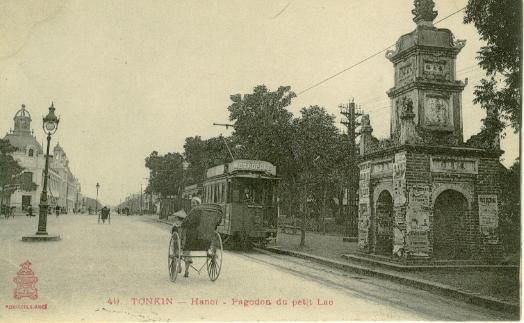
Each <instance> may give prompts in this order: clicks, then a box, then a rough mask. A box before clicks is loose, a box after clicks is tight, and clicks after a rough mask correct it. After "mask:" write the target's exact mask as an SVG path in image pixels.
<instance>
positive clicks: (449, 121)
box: [424, 93, 453, 130]
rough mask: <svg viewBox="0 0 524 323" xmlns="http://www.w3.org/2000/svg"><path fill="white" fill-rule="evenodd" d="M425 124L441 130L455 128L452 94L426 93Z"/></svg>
mask: <svg viewBox="0 0 524 323" xmlns="http://www.w3.org/2000/svg"><path fill="white" fill-rule="evenodd" d="M424 125H425V126H427V127H431V128H438V129H439V130H453V103H452V101H451V96H449V95H441V94H431V93H428V94H426V95H425V97H424Z"/></svg>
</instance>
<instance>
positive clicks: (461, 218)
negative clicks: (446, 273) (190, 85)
mask: <svg viewBox="0 0 524 323" xmlns="http://www.w3.org/2000/svg"><path fill="white" fill-rule="evenodd" d="M433 9H434V2H433V1H432V0H419V1H415V9H414V10H413V11H412V12H413V14H414V15H415V17H414V19H413V20H414V22H415V23H416V28H415V30H414V31H412V32H410V33H408V34H406V35H403V36H401V37H400V39H399V40H398V41H397V43H396V48H395V49H394V50H391V51H388V52H387V53H386V57H387V58H388V59H389V60H390V61H391V62H392V63H393V66H394V71H395V78H394V80H395V83H394V87H393V88H392V89H391V90H389V91H388V93H387V94H388V96H389V98H390V99H391V128H390V138H388V139H385V140H377V139H376V138H374V137H373V136H372V131H373V129H372V127H371V124H370V120H369V116H367V115H365V116H363V120H362V124H363V125H362V129H361V132H362V137H361V142H360V154H361V157H362V162H361V163H360V165H359V167H360V183H359V184H360V185H359V188H360V191H359V248H360V250H361V251H363V252H368V253H374V254H380V255H385V256H389V257H391V258H397V257H398V258H402V259H409V258H426V259H487V258H497V257H500V256H501V254H500V244H499V239H498V235H497V228H498V204H499V201H500V199H499V194H500V189H499V183H498V180H497V175H498V171H499V170H500V163H499V157H500V156H501V154H502V151H501V150H500V148H499V141H498V134H494V135H493V136H491V137H486V136H483V137H482V138H483V139H482V140H478V137H474V138H472V139H471V140H468V141H467V142H464V139H463V127H462V123H463V120H462V98H461V97H462V91H463V89H464V87H465V83H464V82H462V81H459V80H456V67H455V60H456V57H457V55H458V54H459V52H460V51H461V49H462V48H463V47H464V46H465V41H463V40H457V39H455V37H454V35H453V33H452V32H451V31H450V30H448V29H442V28H436V27H435V26H434V25H433V20H434V19H435V17H436V16H437V11H435V10H433Z"/></svg>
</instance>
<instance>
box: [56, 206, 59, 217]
mask: <svg viewBox="0 0 524 323" xmlns="http://www.w3.org/2000/svg"><path fill="white" fill-rule="evenodd" d="M55 212H56V217H57V218H58V216H59V215H60V206H58V205H57V206H56V207H55Z"/></svg>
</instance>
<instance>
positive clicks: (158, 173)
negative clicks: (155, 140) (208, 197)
mask: <svg viewBox="0 0 524 323" xmlns="http://www.w3.org/2000/svg"><path fill="white" fill-rule="evenodd" d="M183 160H184V159H183V157H182V155H181V154H179V153H167V154H166V155H164V156H161V155H159V154H158V152H157V151H153V152H151V154H150V155H149V156H148V157H147V158H146V160H145V165H146V167H147V168H149V172H150V176H149V184H148V191H150V192H154V193H159V194H160V195H161V196H162V197H167V196H173V195H175V196H178V194H179V193H180V189H181V188H182V179H183V167H182V162H183Z"/></svg>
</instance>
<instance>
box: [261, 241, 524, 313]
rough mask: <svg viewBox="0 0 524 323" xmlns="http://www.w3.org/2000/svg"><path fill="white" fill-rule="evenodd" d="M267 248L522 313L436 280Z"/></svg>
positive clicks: (483, 304)
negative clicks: (408, 276) (404, 275)
mask: <svg viewBox="0 0 524 323" xmlns="http://www.w3.org/2000/svg"><path fill="white" fill-rule="evenodd" d="M265 250H267V251H270V252H273V253H277V254H281V255H287V256H293V257H297V258H302V259H307V260H312V261H315V262H317V263H320V264H323V265H329V266H331V267H335V268H337V269H341V270H344V271H350V272H354V273H357V274H362V275H366V276H372V277H377V278H382V279H387V280H391V281H395V282H398V283H401V284H403V285H408V286H412V287H416V288H419V289H422V290H426V291H430V292H434V293H437V294H440V295H444V296H450V297H453V298H456V299H460V300H462V301H465V302H466V303H470V304H475V305H480V306H483V307H486V308H490V309H495V310H499V311H505V312H509V313H513V314H515V315H517V317H519V314H520V305H519V304H514V303H509V302H504V301H501V300H499V299H496V298H494V297H489V296H481V295H478V294H474V293H471V292H466V291H463V290H459V289H455V288H453V287H451V286H447V285H444V284H439V283H434V282H430V281H427V280H423V279H416V278H407V277H403V276H400V275H395V274H393V273H387V272H384V271H379V270H375V269H371V268H368V267H364V266H360V265H356V264H350V263H346V262H341V261H336V260H332V259H327V258H324V257H319V256H313V255H309V254H306V253H303V252H299V251H291V250H286V249H280V248H276V247H266V248H265Z"/></svg>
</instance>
